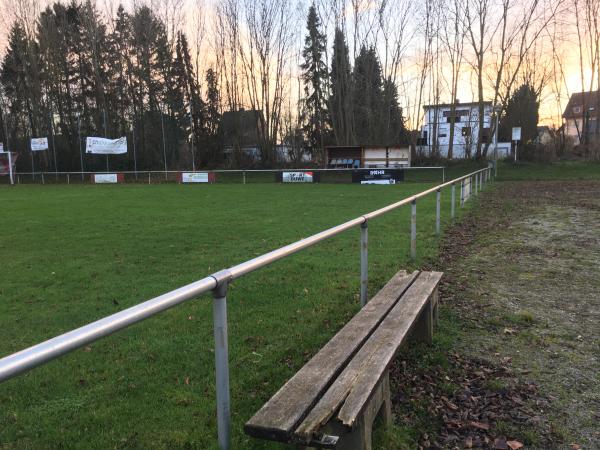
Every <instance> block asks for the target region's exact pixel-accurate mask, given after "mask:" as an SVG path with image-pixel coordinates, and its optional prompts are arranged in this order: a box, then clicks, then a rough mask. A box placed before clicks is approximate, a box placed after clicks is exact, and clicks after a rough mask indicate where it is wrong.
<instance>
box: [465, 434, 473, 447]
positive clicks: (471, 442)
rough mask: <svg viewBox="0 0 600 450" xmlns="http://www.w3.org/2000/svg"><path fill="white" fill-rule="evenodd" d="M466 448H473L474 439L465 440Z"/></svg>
mask: <svg viewBox="0 0 600 450" xmlns="http://www.w3.org/2000/svg"><path fill="white" fill-rule="evenodd" d="M465 448H473V438H472V437H471V436H469V437H468V438H466V439H465Z"/></svg>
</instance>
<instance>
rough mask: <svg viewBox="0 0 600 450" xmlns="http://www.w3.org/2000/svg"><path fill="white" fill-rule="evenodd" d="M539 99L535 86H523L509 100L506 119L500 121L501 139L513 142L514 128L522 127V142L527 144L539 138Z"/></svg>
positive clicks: (505, 114)
mask: <svg viewBox="0 0 600 450" xmlns="http://www.w3.org/2000/svg"><path fill="white" fill-rule="evenodd" d="M539 108H540V103H539V98H538V95H537V94H536V91H535V89H534V88H533V86H531V85H529V84H523V85H521V86H520V87H519V88H518V89H517V90H516V91H515V92H514V93H513V95H512V96H511V97H510V98H509V99H508V102H507V104H506V111H505V113H504V117H502V120H501V121H500V134H499V136H500V139H501V140H505V141H510V140H511V135H512V128H513V127H521V141H522V142H523V143H524V144H526V143H529V142H531V141H532V140H533V139H534V138H535V137H536V136H537V124H538V120H539Z"/></svg>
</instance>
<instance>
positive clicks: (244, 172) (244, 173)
mask: <svg viewBox="0 0 600 450" xmlns="http://www.w3.org/2000/svg"><path fill="white" fill-rule="evenodd" d="M242 174H243V176H244V184H246V171H245V170H244V171H243V172H242Z"/></svg>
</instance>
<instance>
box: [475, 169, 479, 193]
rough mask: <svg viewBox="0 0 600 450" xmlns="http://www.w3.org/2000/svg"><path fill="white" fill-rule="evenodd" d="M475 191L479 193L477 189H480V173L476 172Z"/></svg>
mask: <svg viewBox="0 0 600 450" xmlns="http://www.w3.org/2000/svg"><path fill="white" fill-rule="evenodd" d="M474 178H475V191H474V194H475V195H477V189H479V174H478V173H477V174H475V177H474Z"/></svg>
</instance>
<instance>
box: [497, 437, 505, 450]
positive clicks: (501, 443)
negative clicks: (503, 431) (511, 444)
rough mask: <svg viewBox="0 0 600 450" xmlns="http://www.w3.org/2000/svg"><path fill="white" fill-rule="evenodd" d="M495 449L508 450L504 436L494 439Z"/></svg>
mask: <svg viewBox="0 0 600 450" xmlns="http://www.w3.org/2000/svg"><path fill="white" fill-rule="evenodd" d="M494 450H508V445H507V443H506V439H504V438H503V437H499V438H496V439H495V440H494Z"/></svg>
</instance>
